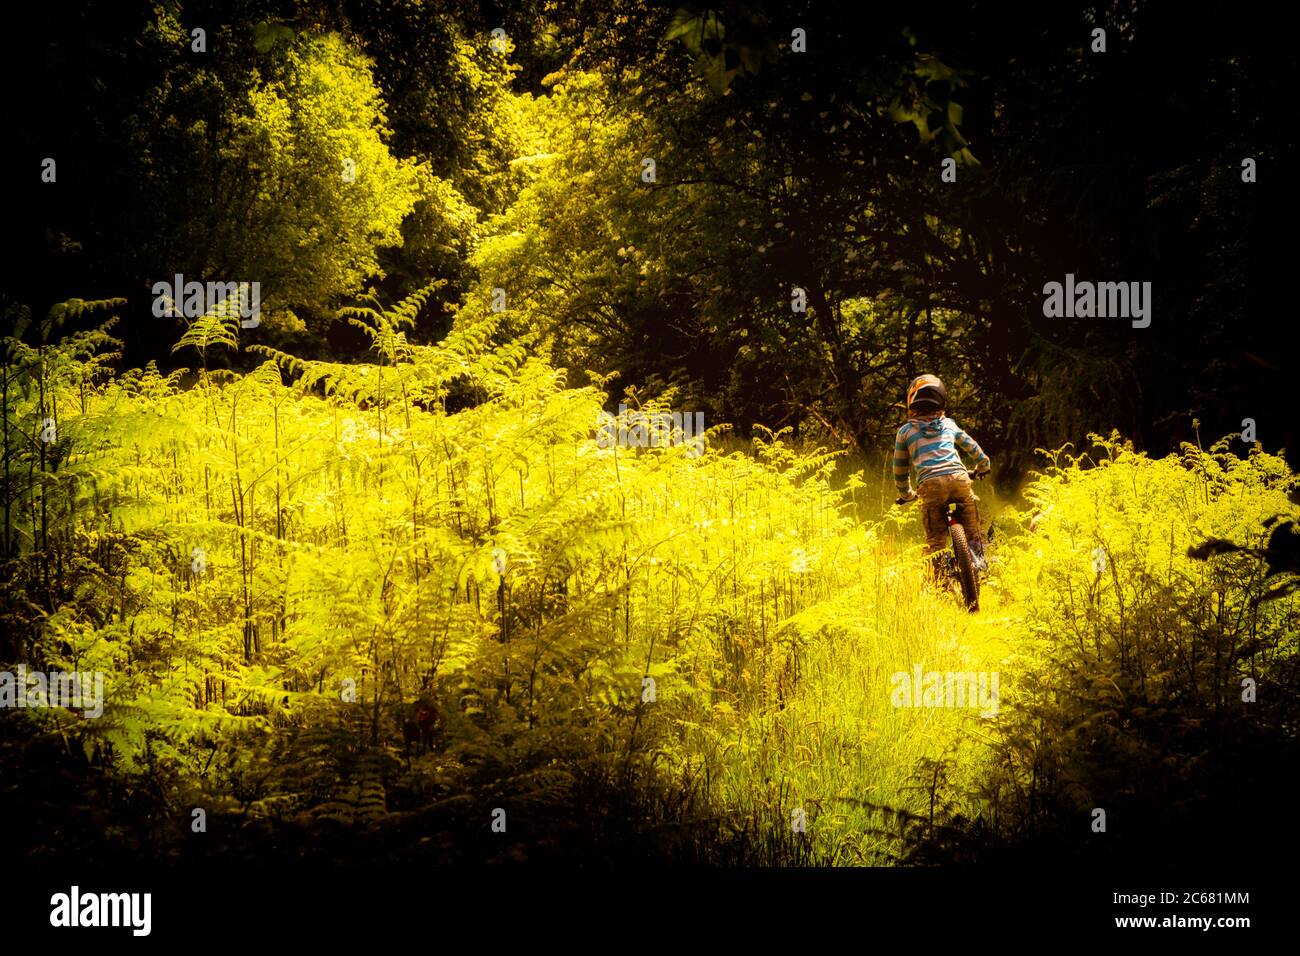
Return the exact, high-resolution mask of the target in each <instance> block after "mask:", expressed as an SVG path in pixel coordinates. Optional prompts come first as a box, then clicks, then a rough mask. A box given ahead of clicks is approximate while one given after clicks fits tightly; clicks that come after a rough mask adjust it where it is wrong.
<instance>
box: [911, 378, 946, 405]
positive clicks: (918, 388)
mask: <svg viewBox="0 0 1300 956" xmlns="http://www.w3.org/2000/svg"><path fill="white" fill-rule="evenodd" d="M917 402H934V403H935V404H936V405H938V406H939V407H940V408H944V407H945V406H947V404H948V390H947V389H945V388H944V387H943V382H941V381H940V380H939V376H937V375H918V376H917V377H916V378H914V379H912V384H911V385H909V386H907V409H908V411H911V410H912V406H913V405H915V404H916V403H917Z"/></svg>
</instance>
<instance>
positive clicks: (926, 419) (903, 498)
mask: <svg viewBox="0 0 1300 956" xmlns="http://www.w3.org/2000/svg"><path fill="white" fill-rule="evenodd" d="M947 404H948V392H947V390H946V389H945V388H944V387H943V382H941V381H940V380H939V379H938V377H937V376H934V375H920V376H917V377H916V378H915V379H913V380H912V384H911V385H909V386H908V387H907V416H908V417H907V421H906V422H904V423H903V426H902V427H901V428H899V430H898V435H897V437H896V438H895V439H894V484H896V485H897V486H898V493H899V496H900V497H899V498H898V501H897V503H898V504H905V503H907V502H909V501H915V500H916V499H917V498H918V497H919V498H920V499H921V524H922V527H923V528H924V529H925V553H926V555H927V556H929V557H930V568H931V575H932V576H933V578H934V579H935V580H938V579H939V577H940V565H939V559H938V554H939V553H940V552H942V551H943V549H944V548H945V547H946V544H947V537H948V521H947V512H948V503H949V502H954V501H955V502H956V503H957V520H958V521H959V522H960V523H961V526H962V527H963V528H964V529H965V530H966V540H967V541H969V542H970V544H971V551H972V552H973V553H974V556H975V560H976V562H977V564H980V565H982V564H983V559H984V537H983V534H982V533H981V531H980V521H979V513H978V512H977V511H976V507H975V494H974V492H973V491H972V490H971V480H970V475H969V474H968V473H967V470H966V466H965V465H964V464H962V460H961V456H960V455H959V454H958V449H960V450H961V451H963V452H965V453H966V455H967V457H968V458H970V459H971V460H972V461H974V463H975V467H974V469H973V473H974V474H975V476H976V477H983V476H984V475H987V474H988V473H989V470H990V468H991V462H990V461H989V456H988V455H986V454H984V451H983V449H981V448H980V446H979V444H978V443H977V442H976V441H975V439H974V438H971V436H970V435H968V434H966V433H965V432H964V431H962V430H961V429H960V428H958V427H957V423H956V422H954V421H953V420H952V419H951V418H945V417H944V414H943V413H944V409H945V407H946V406H947ZM912 468H915V469H916V490H915V491H913V490H912V488H911V484H910V482H909V480H908V479H909V472H910V470H911V469H912Z"/></svg>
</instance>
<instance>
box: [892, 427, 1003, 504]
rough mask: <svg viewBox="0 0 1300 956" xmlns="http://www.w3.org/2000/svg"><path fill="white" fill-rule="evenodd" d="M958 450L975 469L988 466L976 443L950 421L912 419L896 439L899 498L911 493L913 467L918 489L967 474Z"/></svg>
mask: <svg viewBox="0 0 1300 956" xmlns="http://www.w3.org/2000/svg"><path fill="white" fill-rule="evenodd" d="M959 448H960V449H961V450H962V451H964V452H965V453H966V455H967V457H968V458H970V459H971V460H972V461H973V462H974V467H975V469H979V468H982V467H984V466H986V465H988V464H989V456H988V455H986V454H984V450H983V449H982V448H980V446H979V444H978V443H977V442H976V441H975V439H973V438H971V437H970V435H967V434H966V433H965V432H964V431H962V430H961V429H960V428H958V427H957V423H956V422H955V421H953V420H952V419H951V418H943V417H941V416H939V415H937V414H936V415H934V416H932V417H929V416H928V417H926V418H909V419H908V420H907V421H906V422H904V423H903V427H902V428H900V429H899V430H898V437H896V438H895V439H894V484H896V485H897V486H898V491H899V494H901V495H907V494H909V493H910V492H911V488H910V487H909V485H908V481H907V479H908V472H909V471H910V469H912V468H913V467H914V468H916V483H917V484H918V485H919V484H921V482H923V481H925V480H926V479H927V478H934V477H936V476H938V475H956V474H959V473H962V472H965V471H966V466H965V465H963V464H962V461H961V457H960V456H959V455H958V454H957V449H959Z"/></svg>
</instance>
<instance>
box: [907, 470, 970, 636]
mask: <svg viewBox="0 0 1300 956" xmlns="http://www.w3.org/2000/svg"><path fill="white" fill-rule="evenodd" d="M966 474H967V475H969V476H970V479H971V480H972V481H979V480H980V479H981V478H983V477H984V475H985V474H987V472H974V471H967V472H966ZM972 496H973V497H974V498H975V518H976V521H977V522H980V520H981V516H980V513H979V500H980V499H979V496H978V495H975V494H974V492H972ZM916 500H918V499H917V498H916V497H912V498H898V499H896V500H895V502H894V503H895V504H900V505H905V504H907V503H909V502H912V501H916ZM944 517H945V519H946V520H947V522H948V535H949V537H950V538H951V539H952V551H951V553H950V552H948V551H943V552H941V553H942V555H943V557H942V559H940V560H941V561H942V565H941V570H942V572H943V574H944V576H945V577H946V578H947V580H948V582H949V586H950V587H951V584H952V582H954V581H955V582H956V583H957V584H958V585H959V586H960V588H961V595H962V599H963V600H964V601H965V603H966V610H967V611H970V612H972V613H974V612H975V611H978V610H979V609H980V579H981V578H982V577H983V573H984V571H986V570H987V568H988V565H987V563H986V562H985V560H984V555H983V553H979V554H977V553H976V550H975V549H974V548H973V547H972V546H971V543H970V542H969V541H967V540H966V529H965V528H964V527H962V523H961V522H960V521H959V520H957V502H955V501H950V502H948V503H947V505H946V510H945V512H944ZM989 537H990V538H992V529H990V531H989ZM980 550H981V552H982V550H983V549H980Z"/></svg>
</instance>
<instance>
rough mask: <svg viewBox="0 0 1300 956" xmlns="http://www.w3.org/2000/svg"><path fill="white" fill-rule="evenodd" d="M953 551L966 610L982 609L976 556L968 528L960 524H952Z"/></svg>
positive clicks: (950, 528)
mask: <svg viewBox="0 0 1300 956" xmlns="http://www.w3.org/2000/svg"><path fill="white" fill-rule="evenodd" d="M948 531H949V532H950V533H951V534H952V553H953V557H954V558H956V559H957V579H958V580H959V581H960V582H961V596H962V597H963V598H965V600H966V610H968V611H978V610H979V609H980V581H979V578H978V577H977V576H976V574H975V558H974V556H973V555H972V554H971V551H970V544H969V543H968V542H967V540H966V529H965V528H963V527H962V526H961V525H959V524H954V525H950V526H949V527H948Z"/></svg>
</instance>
